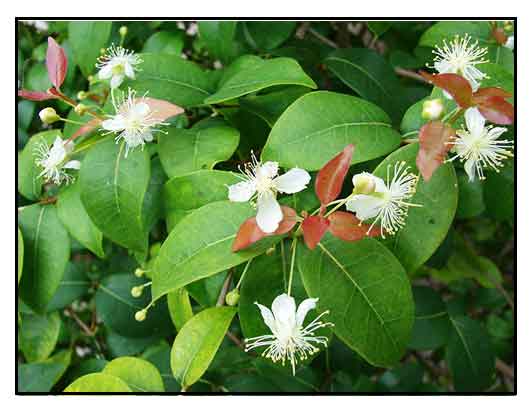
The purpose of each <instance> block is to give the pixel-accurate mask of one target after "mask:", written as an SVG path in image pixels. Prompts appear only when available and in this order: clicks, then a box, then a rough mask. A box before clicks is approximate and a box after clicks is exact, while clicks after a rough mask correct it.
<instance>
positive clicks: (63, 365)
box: [17, 350, 71, 393]
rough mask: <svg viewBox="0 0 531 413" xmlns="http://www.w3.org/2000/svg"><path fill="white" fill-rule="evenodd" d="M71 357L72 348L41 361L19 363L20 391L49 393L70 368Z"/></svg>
mask: <svg viewBox="0 0 531 413" xmlns="http://www.w3.org/2000/svg"><path fill="white" fill-rule="evenodd" d="M70 358H71V352H70V350H64V351H60V352H58V353H56V354H55V355H54V356H53V357H50V358H49V359H47V360H45V361H42V362H40V363H28V364H19V365H18V366H17V371H18V377H17V379H18V380H17V385H18V391H19V392H21V393H28V392H36V393H48V392H49V391H50V390H51V389H52V387H53V386H54V385H55V383H57V381H59V379H60V378H61V376H62V375H63V374H64V372H65V371H66V369H67V368H68V365H69V364H70Z"/></svg>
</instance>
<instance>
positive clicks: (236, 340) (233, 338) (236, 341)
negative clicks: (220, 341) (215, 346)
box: [226, 331, 245, 350]
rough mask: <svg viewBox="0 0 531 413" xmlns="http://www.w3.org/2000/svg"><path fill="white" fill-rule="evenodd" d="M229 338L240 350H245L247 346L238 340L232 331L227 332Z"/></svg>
mask: <svg viewBox="0 0 531 413" xmlns="http://www.w3.org/2000/svg"><path fill="white" fill-rule="evenodd" d="M226 335H227V338H228V339H229V340H230V341H232V342H233V343H234V344H236V345H237V346H238V347H239V348H241V349H242V350H243V349H244V348H245V344H243V342H242V341H241V340H240V339H239V338H238V337H236V336H235V335H234V334H232V333H231V332H230V331H227V334H226Z"/></svg>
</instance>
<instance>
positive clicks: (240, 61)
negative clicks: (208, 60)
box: [218, 54, 264, 89]
mask: <svg viewBox="0 0 531 413" xmlns="http://www.w3.org/2000/svg"><path fill="white" fill-rule="evenodd" d="M263 61H264V60H263V59H262V58H260V57H258V56H256V55H251V54H246V55H243V56H240V57H238V58H237V59H236V60H234V62H232V63H231V64H230V65H228V66H227V67H225V68H223V70H222V72H223V74H222V76H221V78H220V80H219V82H218V89H219V88H220V87H221V86H223V85H224V84H225V83H226V82H227V80H229V79H230V78H231V77H233V76H234V75H236V74H237V73H238V72H241V71H245V70H251V69H254V68H256V67H258V66H260V65H261V64H262V63H263Z"/></svg>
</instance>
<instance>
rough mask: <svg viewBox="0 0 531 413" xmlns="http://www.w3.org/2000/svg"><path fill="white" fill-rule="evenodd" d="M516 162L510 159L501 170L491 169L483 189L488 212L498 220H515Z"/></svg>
mask: <svg viewBox="0 0 531 413" xmlns="http://www.w3.org/2000/svg"><path fill="white" fill-rule="evenodd" d="M514 178H515V169H514V162H513V161H508V162H507V163H506V165H505V166H504V167H503V168H501V169H500V172H499V173H497V172H495V171H489V172H488V173H487V179H486V180H485V182H484V184H483V185H484V186H483V191H484V197H485V206H486V208H487V213H488V215H490V216H491V217H493V218H495V219H498V220H504V221H505V220H507V221H514V212H515V211H514V210H515V206H514V200H515V193H514V189H515V188H514Z"/></svg>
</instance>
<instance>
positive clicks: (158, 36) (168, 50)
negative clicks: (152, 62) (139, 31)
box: [142, 31, 184, 56]
mask: <svg viewBox="0 0 531 413" xmlns="http://www.w3.org/2000/svg"><path fill="white" fill-rule="evenodd" d="M183 46H184V32H182V31H171V32H170V31H160V32H156V33H153V34H152V35H151V36H150V37H149V39H147V40H146V43H145V44H144V48H143V49H142V53H162V54H175V55H179V56H180V55H181V52H182V50H183Z"/></svg>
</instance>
